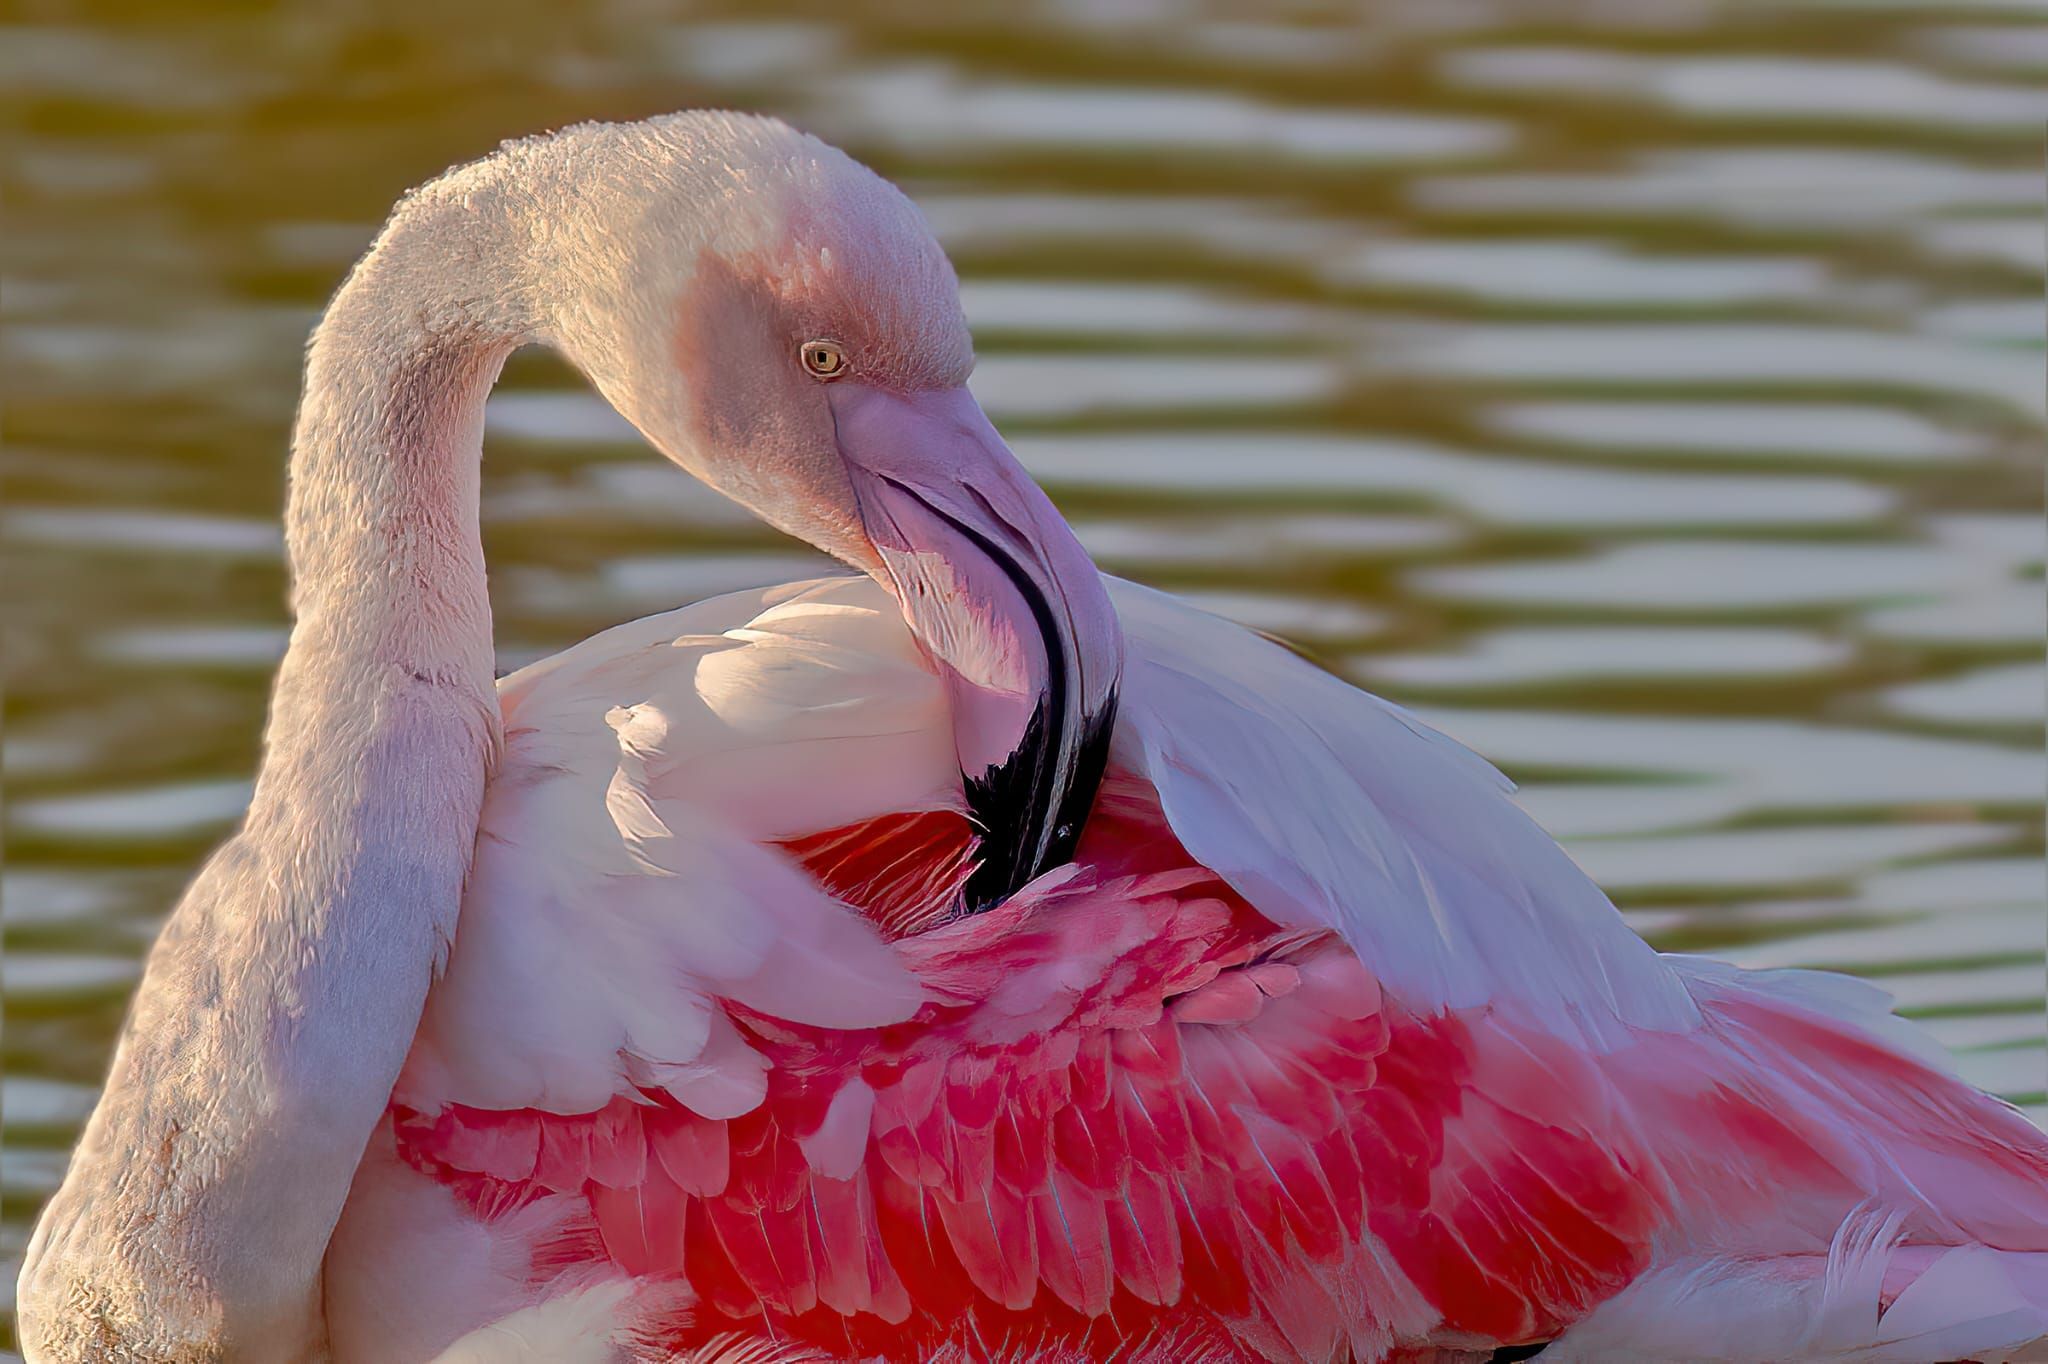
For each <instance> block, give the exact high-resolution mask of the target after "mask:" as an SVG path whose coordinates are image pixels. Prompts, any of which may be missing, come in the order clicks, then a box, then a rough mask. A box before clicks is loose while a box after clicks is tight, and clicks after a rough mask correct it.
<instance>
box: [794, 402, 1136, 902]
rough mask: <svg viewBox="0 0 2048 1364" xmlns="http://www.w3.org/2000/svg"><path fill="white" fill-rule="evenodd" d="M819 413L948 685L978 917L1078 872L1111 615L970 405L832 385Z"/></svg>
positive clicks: (870, 532)
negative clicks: (972, 843)
mask: <svg viewBox="0 0 2048 1364" xmlns="http://www.w3.org/2000/svg"><path fill="white" fill-rule="evenodd" d="M827 401H828V402H829V403H830V405H831V409H832V416H833V421H834V423H835V425H836V428H837V435H838V442H839V451H840V454H841V456H842V457H843V458H844V460H845V463H846V468H847V473H848V477H849V478H850V480H851V481H852V484H853V489H854V497H855V500H856V502H857V506H858V512H859V516H860V520H861V524H862V527H863V529H864V530H865V531H866V533H867V536H868V538H869V540H870V542H871V543H872V544H873V546H874V549H875V554H876V558H877V559H878V561H879V562H880V565H881V569H882V571H881V573H880V574H879V575H878V576H879V577H881V579H882V582H883V584H884V585H885V586H886V587H888V588H889V589H890V590H891V591H892V592H893V593H894V594H895V596H896V599H897V601H898V602H899V603H900V604H901V606H902V608H903V616H904V619H905V620H906V621H908V622H909V624H910V629H911V632H912V633H913V634H914V635H916V636H917V639H918V642H919V644H920V645H921V646H922V648H923V649H924V652H925V654H926V656H927V657H929V658H930V659H931V661H932V663H933V664H934V666H935V667H936V668H937V669H938V670H939V672H940V675H941V676H942V677H944V678H945V680H946V683H947V689H948V692H949V695H950V698H951V701H952V708H953V731H954V745H955V749H956V751H957V753H958V755H959V759H960V772H961V776H962V779H963V782H964V786H965V791H966V796H967V805H968V814H969V816H970V817H971V818H972V819H973V820H974V821H975V823H976V825H977V826H978V829H979V833H980V836H981V860H980V863H979V865H978V867H977V869H976V871H975V873H974V875H973V877H972V878H971V879H970V880H969V881H968V883H967V899H968V906H969V908H970V909H984V908H987V907H988V906H990V905H993V904H995V903H997V902H998V901H1000V900H1002V899H1004V898H1005V897H1007V896H1008V895H1010V894H1011V893H1012V892H1014V891H1015V890H1016V889H1017V888H1018V887H1019V886H1022V885H1023V884H1024V883H1025V882H1027V881H1029V880H1031V879H1032V878H1033V877H1035V876H1037V875H1038V874H1039V873H1040V872H1043V871H1045V870H1046V869H1047V868H1049V867H1053V866H1057V865H1059V864H1060V863H1062V862H1064V861H1066V860H1068V859H1069V858H1070V857H1071V856H1072V855H1073V851H1074V845H1075V843H1076V841H1077V840H1078V839H1079V837H1080V832H1081V825H1082V822H1083V821H1084V820H1085V819H1086V818H1087V814H1088V809H1089V806H1090V805H1091V804H1092V803H1093V801H1094V798H1095V791H1096V787H1097V786H1098V785H1099V784H1100V782H1101V779H1102V770H1103V765H1104V762H1105V761H1106V759H1107V756H1108V750H1109V735H1110V726H1111V723H1112V721H1113V719H1114V716H1115V712H1116V691H1117V680H1118V677H1119V675H1120V673H1121V671H1122V668H1123V636H1122V633H1121V631H1120V630H1119V629H1118V627H1117V621H1116V613H1115V612H1114V610H1112V609H1111V607H1110V604H1109V595H1108V593H1107V592H1106V591H1105V590H1104V588H1103V584H1102V576H1101V574H1100V573H1098V572H1097V571H1096V568H1095V564H1094V562H1093V561H1092V560H1090V559H1089V557H1088V552H1087V551H1086V550H1084V549H1082V548H1081V544H1080V542H1079V541H1078V540H1076V539H1075V538H1074V533H1073V531H1072V530H1070V529H1068V527H1067V523H1066V522H1065V521H1064V520H1063V519H1061V517H1060V514H1059V512H1058V511H1056V510H1055V509H1054V508H1053V505H1052V503H1051V502H1050V501H1049V500H1048V499H1047V498H1046V496H1045V493H1044V492H1043V491H1041V490H1040V489H1039V487H1038V485H1037V484H1036V483H1034V482H1032V480H1031V476H1030V475H1029V474H1027V473H1025V472H1024V468H1023V466H1022V465H1020V464H1018V463H1017V458H1016V456H1015V455H1013V454H1011V453H1010V450H1009V447H1008V446H1006V445H1005V444H1004V443H1003V439H1002V437H1001V436H999V435H997V434H996V430H995V427H994V426H992V425H990V423H989V420H988V417H987V416H986V415H985V414H984V413H983V412H982V410H981V407H980V405H979V404H977V403H976V402H975V401H974V398H973V396H972V395H970V394H969V393H968V391H967V390H966V389H964V388H956V389H947V390H943V391H933V392H921V393H891V392H886V391H884V390H881V389H876V388H867V387H863V386H861V385H858V384H844V383H842V384H835V385H833V386H832V387H831V389H830V390H829V392H828V395H827Z"/></svg>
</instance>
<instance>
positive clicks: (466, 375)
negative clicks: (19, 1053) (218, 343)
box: [21, 201, 528, 1360]
mask: <svg viewBox="0 0 2048 1364" xmlns="http://www.w3.org/2000/svg"><path fill="white" fill-rule="evenodd" d="M437 207H438V209H439V211H430V210H436V209H437ZM464 207H465V206H464V205H460V204H458V205H453V206H449V205H442V206H436V205H433V204H427V205H424V206H423V205H421V204H419V203H418V202H417V201H416V202H415V203H414V204H412V205H409V206H408V208H407V209H406V210H402V211H401V214H400V215H399V218H398V219H397V220H395V221H394V224H393V226H392V228H391V229H390V230H388V231H387V233H386V234H385V237H384V239H383V240H382V241H381V242H380V244H379V246H378V247H377V248H376V250H375V251H373V253H372V254H371V255H370V256H369V257H367V258H366V259H365V260H364V262H363V264H362V265H361V266H359V267H358V269H357V270H356V272H355V274H354V275H353V276H351V278H350V281H349V283H348V284H347V285H345V286H344V288H343V290H342V292H341V293H340V294H339V295H338V296H337V297H336V299H335V301H334V304H333V306H332V307H331V308H330V310H329V313H328V316H327V318H326V320H325V321H324V322H323V323H322V326H321V328H320V331H319V332H318V333H317V334H316V338H315V341H314V345H313V347H312V350H311V353H310V356H309V360H308V365H307V379H306V393H305V399H304V403H303V407H302V410H301V414H300V419H299V422H298V426H297V429H296V431H295V434H294V439H293V450H292V464H291V497H290V506H289V509H288V513H287V529H288V541H289V545H290V550H291V557H292V567H293V575H294V605H295V608H296V611H297V617H298V619H297V623H296V626H295V628H294V630H293V632H292V641H291V646H290V650H289V652H288V655H287V657H286V659H285V662H284V664H283V667H282V669H281V670H280V673H279V676H278V682H277V689H276V693H275V695H274V697H273V701H272V708H271V716H270V724H269V729H268V732H267V736H266V750H265V757H264V763H263V768H262V773H261V776H260V778H259V780H258V782H257V788H256V795H255V799H254V801H253V803H252V805H251V808H250V811H249V815H248V818H247V821H246V822H245V824H244V827H243V829H242V831H241V832H240V833H239V834H238V835H237V836H236V837H235V838H234V839H233V840H232V841H230V842H229V843H228V844H227V845H226V846H225V847H223V848H222V849H221V850H220V852H218V853H217V854H216V855H215V856H214V858H213V859H212V860H211V861H210V862H209V863H208V864H207V866H206V867H205V869H204V870H203V871H202V872H201V873H200V875H199V877H198V878H197V879H196V880H195V882H194V883H193V885H192V887H191V889H190V891H189V892H188V893H187V895H186V897H185V899H184V901H183V902H182V903H181V904H180V905H179V906H178V908H177V910H176V911H175V912H174V914H173V915H172V917H171V920H170V922H169V923H168V925H167V926H166V928H165V931H164V934H163V936H162V938H161V940H160V941H159V943H158V946H157V948H156V949H155V951H154V952H153V953H152V954H151V957H150V961H149V965H148V968H147V970H146V972H145V974H144V977H143V981H142V985H141V987H140V989H139V991H138V993H137V996H136V1001H135V1005H134V1010H133V1013H132V1014H131V1017H130V1021H129V1025H128V1028H127V1030H126V1031H125V1033H124V1035H123V1038H122V1040H121V1043H120V1046H119V1049H118V1051H117V1053H116V1056H115V1060H114V1065H113V1070H112V1073H111V1075H110V1077H109V1080H108V1084H107V1088H106V1090H105V1092H104V1094H103V1096H102V1098H101V1101H100V1104H99V1107H98V1109H97V1110H96V1111H95V1113H94V1115H93V1117H92V1120H91V1122H90V1124H89V1125H88V1127H87V1129H86V1133H85V1136H84V1138H83V1139H82V1141H81V1143H80V1146H79V1149H78V1152H77V1154H76V1155H75V1156H74V1158H73V1161H72V1165H71V1169H70V1171H69V1172H68V1174H67V1176H66V1179H65V1182H64V1185H63V1187H62V1189H61V1190H60V1191H59V1193H58V1195H57V1197H56V1198H55V1199H54V1200H52V1203H51V1205H50V1207H49V1208H48V1209H47V1210H46V1211H45V1214H44V1216H43V1219H42V1221H41V1223H40V1225H39V1227H38V1229H37V1233H36V1237H35V1241H34V1243H33V1244H32V1246H31V1249H30V1255H29V1261H28V1265H27V1267H26V1269H25V1271H24V1275H23V1281H22V1297H21V1313H22V1328H23V1334H24V1339H25V1341H26V1342H28V1343H29V1344H30V1345H31V1346H32V1347H35V1346H40V1348H41V1352H42V1354H43V1355H44V1356H45V1357H48V1358H52V1359H70V1358H85V1357H94V1358H97V1357H100V1356H99V1355H98V1354H94V1353H91V1351H90V1350H89V1349H87V1348H86V1347H87V1345H88V1344H89V1343H92V1342H99V1343H104V1342H105V1341H107V1340H109V1339H117V1340H119V1341H121V1342H122V1343H123V1344H124V1345H126V1346H128V1347H129V1348H130V1349H131V1350H133V1351H135V1356H134V1357H137V1358H186V1357H188V1355H187V1353H185V1352H186V1351H188V1350H190V1351H192V1352H193V1353H191V1354H190V1355H189V1357H193V1358H197V1357H202V1354H203V1357H207V1358H212V1357H215V1355H214V1354H213V1353H210V1352H208V1351H213V1350H221V1351H223V1352H224V1353H230V1354H233V1357H235V1358H245V1357H246V1358H252V1359H265V1360H270V1359H278V1360H288V1359H311V1358H316V1357H318V1354H319V1351H320V1350H321V1348H322V1346H321V1344H320V1340H321V1327H320V1314H319V1271H320V1262H321V1258H322V1256H323V1254H324V1251H325V1247H326V1244H327V1240H328V1237H329V1234H330V1233H331V1231H332V1229H333V1226H334V1223H335V1220H336V1218H337V1217H338V1215H339V1213H340V1210H341V1206H342V1203H343V1201H344V1199H345V1198H346V1195H347V1192H348V1187H349V1183H350V1180H351V1178H352V1177H353V1174H354V1171H355V1166H356V1164H357V1162H358V1161H359V1159H360V1158H361V1155H362V1152H363V1149H364V1147H365V1144H366V1143H367V1141H368V1139H369V1138H370V1136H371V1134H372V1131H373V1130H374V1128H375V1125H376V1123H377V1122H378V1120H379V1117H380V1115H381V1113H382V1111H383V1108H384V1105H385V1102H386V1100H387V1098H388V1096H389V1094H390V1091H391V1086H392V1083H393V1081H394V1080H395V1078H396V1076H397V1073H398V1070H399V1067H400V1065H401V1064H402V1062H403V1060H404V1057H405V1054H406V1051H407V1049H408V1047H409V1046H410V1043H411V1039H412V1035H413V1032H414V1030H415V1028H416V1027H417V1025H418V1020H419V1015H420V1010H421V1007H422V1004H423V1002H424V999H425V995H426V991H427V986H428V984H429V981H430V979H431V976H432V972H433V971H434V969H435V967H436V965H437V963H438V960H439V958H440V956H441V955H442V954H443V953H444V952H445V950H446V946H447V943H448V940H449V939H450V937H451V936H452V934H453V931H454V925H455V919H456V913H457V910H458V907H459V904H460V899H461V892H462V883H463V878H464V876H465V874H466V872H467V869H468V865H469V857H470V852H471V847H472V844H473V841H474V837H475V830H476V825H477V818H478V812H479V808H480V805H481V802H482V798H483V790H484V784H485V780H486V777H487V774H488V769H489V765H490V762H491V760H492V756H493V753H494V751H495V745H496V743H497V725H498V719H497V703H496V696H495V690H494V687H493V684H492V665H491V630H490V607H489V601H488V598H487V596H486V592H485V582H484V567H483V557H482V550H481V547H480V544H479V540H478V531H477V474H478V461H479V452H480V441H481V430H482V415H483V402H484V397H485V394H486V393H487V392H488V390H489V388H490V385H491V383H492V382H493V381H494V380H495V378H496V376H497V373H498V371H499V369H500V367H501V366H502V365H503V363H504V359H505V357H506V355H507V354H509V352H510V351H511V350H512V349H513V347H514V346H515V345H517V344H518V342H519V341H520V340H521V339H523V337H524V335H525V334H526V332H527V331H528V327H527V325H526V322H525V320H524V319H523V318H522V317H520V316H519V313H518V310H517V308H516V307H513V306H510V305H508V304H507V303H506V302H505V301H504V297H503V295H504V294H505V293H506V292H507V290H506V289H505V286H502V285H494V284H493V280H492V276H493V274H494V272H495V271H496V270H497V269H498V268H500V267H501V266H503V265H504V264H505V263H504V262H502V261H500V260H499V259H497V254H496V252H495V251H494V249H493V237H492V234H491V232H490V230H489V224H488V221H487V219H485V218H483V217H480V216H479V215H477V214H475V213H474V212H465V211H462V210H463V209H464ZM33 1352H34V1351H33V1349H32V1353H33ZM108 1357H112V1356H108ZM124 1357H126V1356H124Z"/></svg>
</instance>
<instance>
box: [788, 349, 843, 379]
mask: <svg viewBox="0 0 2048 1364" xmlns="http://www.w3.org/2000/svg"><path fill="white" fill-rule="evenodd" d="M798 353H799V354H800V355H801V356H802V357H803V362H804V368H805V369H807V370H809V371H810V372H811V375H812V377H814V378H818V379H836V378H838V377H839V376H840V374H842V373H844V372H845V370H846V347H844V346H842V345H840V344H839V343H838V342H837V341H806V342H804V344H803V349H802V350H801V351H800V352H798Z"/></svg>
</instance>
